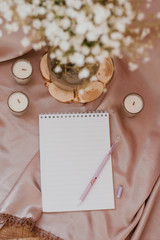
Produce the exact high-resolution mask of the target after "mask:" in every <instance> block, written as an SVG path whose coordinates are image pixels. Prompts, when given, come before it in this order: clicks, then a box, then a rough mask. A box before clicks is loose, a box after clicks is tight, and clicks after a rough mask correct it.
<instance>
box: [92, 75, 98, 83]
mask: <svg viewBox="0 0 160 240" xmlns="http://www.w3.org/2000/svg"><path fill="white" fill-rule="evenodd" d="M97 80H98V79H97V76H96V75H93V76H92V77H91V78H90V81H91V82H94V81H97Z"/></svg>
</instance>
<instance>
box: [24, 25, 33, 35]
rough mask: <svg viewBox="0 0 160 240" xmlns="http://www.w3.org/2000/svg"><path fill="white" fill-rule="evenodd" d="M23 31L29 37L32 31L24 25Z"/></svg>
mask: <svg viewBox="0 0 160 240" xmlns="http://www.w3.org/2000/svg"><path fill="white" fill-rule="evenodd" d="M22 30H23V32H24V34H26V35H27V34H28V33H29V32H30V30H31V26H28V25H24V26H22Z"/></svg>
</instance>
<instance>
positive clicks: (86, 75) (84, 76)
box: [78, 68, 90, 79]
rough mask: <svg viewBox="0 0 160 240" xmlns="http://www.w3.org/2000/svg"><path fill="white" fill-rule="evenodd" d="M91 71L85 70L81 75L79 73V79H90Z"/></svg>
mask: <svg viewBox="0 0 160 240" xmlns="http://www.w3.org/2000/svg"><path fill="white" fill-rule="evenodd" d="M89 74H90V72H89V70H88V69H87V68H83V69H82V70H81V71H80V72H79V73H78V77H79V79H83V78H88V77H89Z"/></svg>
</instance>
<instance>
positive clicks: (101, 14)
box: [93, 3, 111, 24]
mask: <svg viewBox="0 0 160 240" xmlns="http://www.w3.org/2000/svg"><path fill="white" fill-rule="evenodd" d="M93 12H94V22H95V23H96V24H101V23H102V22H103V21H105V20H106V19H107V18H108V17H109V16H110V15H111V12H110V10H109V9H107V8H104V7H103V6H102V5H100V4H98V3H97V4H95V5H94V8H93Z"/></svg>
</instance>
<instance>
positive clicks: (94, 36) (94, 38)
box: [86, 31, 99, 42]
mask: <svg viewBox="0 0 160 240" xmlns="http://www.w3.org/2000/svg"><path fill="white" fill-rule="evenodd" d="M86 38H87V40H88V41H89V42H94V41H97V40H98V38H99V35H98V34H97V33H95V32H94V31H92V32H88V33H87V35H86Z"/></svg>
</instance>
